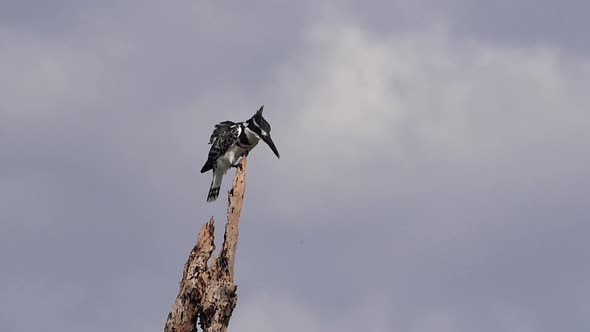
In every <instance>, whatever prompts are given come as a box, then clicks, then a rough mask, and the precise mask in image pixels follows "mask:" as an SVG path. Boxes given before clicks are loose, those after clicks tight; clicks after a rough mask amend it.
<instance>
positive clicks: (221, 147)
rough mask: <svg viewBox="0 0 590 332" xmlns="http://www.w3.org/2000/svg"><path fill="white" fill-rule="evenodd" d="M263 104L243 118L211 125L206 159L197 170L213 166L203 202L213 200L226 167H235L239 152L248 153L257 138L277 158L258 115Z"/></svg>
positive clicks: (260, 116) (268, 125)
mask: <svg viewBox="0 0 590 332" xmlns="http://www.w3.org/2000/svg"><path fill="white" fill-rule="evenodd" d="M263 108H264V105H262V106H261V107H260V109H258V111H256V114H254V116H252V117H251V118H250V119H248V120H247V121H244V122H237V123H236V122H232V121H223V122H220V123H218V124H216V125H215V129H214V130H213V134H211V138H210V139H209V144H211V149H210V150H209V156H208V158H207V162H205V165H203V168H202V169H201V173H205V172H207V171H209V170H211V169H212V170H213V180H212V181H211V187H210V188H209V194H208V195H207V202H213V201H215V200H216V199H217V197H218V196H219V187H220V186H221V179H222V178H223V175H225V173H226V172H227V170H228V169H230V167H238V165H239V162H238V159H239V158H240V157H241V156H242V155H248V152H250V151H251V150H252V149H253V148H254V147H255V146H256V144H258V141H259V140H261V139H262V140H263V141H264V142H265V143H266V144H268V146H269V147H270V149H271V150H272V152H274V154H275V155H276V156H277V158H280V157H281V156H280V155H279V151H278V150H277V148H276V147H275V144H274V142H273V141H272V138H271V137H270V124H269V123H268V122H266V120H265V119H264V117H262V109H263Z"/></svg>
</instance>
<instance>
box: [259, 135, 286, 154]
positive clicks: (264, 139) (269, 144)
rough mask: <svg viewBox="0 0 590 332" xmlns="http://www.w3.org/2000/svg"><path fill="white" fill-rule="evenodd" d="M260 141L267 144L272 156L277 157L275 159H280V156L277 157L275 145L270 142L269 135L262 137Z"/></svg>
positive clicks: (277, 152)
mask: <svg viewBox="0 0 590 332" xmlns="http://www.w3.org/2000/svg"><path fill="white" fill-rule="evenodd" d="M262 140H263V141H264V142H265V143H266V144H268V146H269V147H270V149H271V150H272V152H274V154H275V155H276V156H277V158H281V156H280V155H279V151H278V150H277V147H276V146H275V143H274V142H273V141H272V138H271V137H270V135H266V136H262Z"/></svg>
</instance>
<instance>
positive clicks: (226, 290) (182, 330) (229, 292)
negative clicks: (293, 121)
mask: <svg viewBox="0 0 590 332" xmlns="http://www.w3.org/2000/svg"><path fill="white" fill-rule="evenodd" d="M246 162H247V160H246V157H245V156H244V157H243V158H242V160H241V162H240V167H238V168H237V171H236V176H235V177H234V180H233V186H232V189H231V190H230V192H229V196H228V208H227V224H226V225H225V234H224V238H223V246H222V248H221V253H220V254H219V257H217V258H215V257H213V260H212V263H211V266H209V265H208V262H209V259H210V258H211V256H212V254H213V251H214V250H215V221H214V219H213V217H211V220H210V221H209V222H208V223H206V224H205V225H203V227H201V231H200V232H199V237H198V239H197V244H196V245H195V246H194V248H193V249H192V250H191V252H190V255H189V258H188V260H187V262H186V264H185V265H184V272H183V275H182V280H181V282H180V290H179V292H178V295H177V297H176V301H175V302H174V304H173V305H172V310H171V311H170V314H168V319H167V320H166V325H165V327H164V332H197V320H198V321H199V325H200V326H201V328H202V329H203V331H205V332H226V331H227V327H228V325H229V320H230V318H231V315H232V313H233V310H234V308H235V306H236V303H237V301H238V296H237V293H236V291H237V287H238V286H237V285H235V284H234V264H235V256H236V249H237V246H238V235H239V230H238V224H239V222H240V213H241V211H242V203H243V200H244V192H245V190H246Z"/></svg>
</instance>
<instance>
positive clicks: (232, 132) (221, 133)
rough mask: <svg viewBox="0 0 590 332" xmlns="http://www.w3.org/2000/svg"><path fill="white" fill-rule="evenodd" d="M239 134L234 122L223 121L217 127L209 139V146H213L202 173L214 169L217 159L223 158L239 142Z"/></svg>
mask: <svg viewBox="0 0 590 332" xmlns="http://www.w3.org/2000/svg"><path fill="white" fill-rule="evenodd" d="M239 134H240V132H239V127H238V125H237V124H235V123H234V122H231V121H223V122H220V123H218V124H216V125H215V129H214V130H213V133H212V134H211V137H210V138H209V144H211V149H210V150H209V156H208V157H207V162H206V163H205V165H203V168H202V169H201V173H205V172H207V171H208V170H210V169H212V168H213V164H214V163H215V161H216V160H217V158H219V157H221V156H222V155H223V154H224V153H225V152H226V151H227V149H229V147H230V146H232V144H234V143H235V142H236V141H237V140H238V135H239Z"/></svg>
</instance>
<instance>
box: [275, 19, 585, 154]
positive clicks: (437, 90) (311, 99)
mask: <svg viewBox="0 0 590 332" xmlns="http://www.w3.org/2000/svg"><path fill="white" fill-rule="evenodd" d="M308 36H309V46H310V48H311V51H310V52H309V53H307V54H306V55H304V56H302V57H301V58H299V59H295V60H292V61H291V62H289V63H286V64H285V65H284V67H283V72H282V76H281V82H282V84H281V86H282V89H283V90H282V96H284V97H285V101H284V103H285V104H286V105H293V106H292V107H291V109H293V110H294V112H298V117H297V122H296V125H297V130H298V132H299V131H300V132H302V133H304V134H305V135H306V139H305V140H306V141H307V143H311V142H313V143H314V144H313V145H311V146H310V147H311V148H312V149H311V150H313V147H314V146H315V147H317V149H316V151H315V152H316V153H317V152H318V151H317V150H318V149H319V148H320V147H326V146H328V145H329V146H331V147H332V148H333V149H332V150H331V153H335V154H336V155H342V156H345V157H348V158H353V159H354V158H358V157H360V156H362V157H367V154H374V153H375V152H376V151H375V149H373V148H371V149H369V150H367V146H371V145H373V147H375V148H377V149H378V150H380V151H382V153H383V154H384V155H386V156H385V157H386V158H384V159H387V158H388V157H389V156H387V154H390V155H397V156H398V157H404V151H405V150H404V149H405V148H408V147H407V146H406V144H407V141H408V140H409V139H410V138H411V139H414V140H417V141H418V142H419V143H420V144H421V145H422V146H421V147H422V148H425V149H428V150H429V151H431V152H433V153H436V154H437V155H439V156H446V157H449V158H473V157H480V156H482V154H485V153H487V152H489V151H490V150H494V149H501V150H502V149H503V150H506V149H510V147H509V146H508V145H510V144H511V143H512V142H514V140H517V139H519V138H522V139H543V136H545V135H552V134H555V133H556V132H555V131H556V130H557V134H566V133H571V130H574V131H575V132H574V133H577V134H579V133H580V130H581V129H582V128H581V127H582V126H584V125H586V126H587V125H588V121H590V115H588V114H587V112H585V110H584V108H583V106H584V105H587V104H588V102H589V101H590V100H589V99H590V98H589V97H588V96H587V94H586V93H584V92H583V90H582V89H579V88H577V89H576V88H575V86H576V85H577V86H580V85H586V86H587V85H588V84H590V82H589V81H590V67H589V66H588V63H589V62H588V59H581V60H580V59H577V60H575V59H570V58H567V57H562V56H561V54H560V53H559V50H556V49H548V48H538V49H536V48H522V49H521V48H515V47H501V46H497V45H491V44H485V43H477V42H470V41H465V40H457V39H454V38H453V37H452V36H451V35H449V34H448V33H446V32H445V30H444V29H439V30H431V31H430V32H427V33H403V34H398V35H392V36H390V38H388V39H379V38H374V37H371V36H369V35H367V34H366V33H365V32H364V31H362V30H361V29H359V28H358V27H355V26H349V25H344V26H340V25H331V26H322V25H320V26H316V27H315V28H314V29H311V30H310V33H309V35H308ZM572 87H573V88H572ZM297 143H301V137H293V142H291V144H293V148H294V147H295V144H297ZM304 151H307V150H304ZM351 152H354V153H351ZM304 153H306V152H300V153H299V154H304ZM322 153H325V151H322ZM310 157H311V158H316V157H317V155H316V154H313V155H310ZM371 158H381V156H375V155H373V156H372V157H371ZM339 161H340V160H339V159H337V158H336V159H334V162H339Z"/></svg>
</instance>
